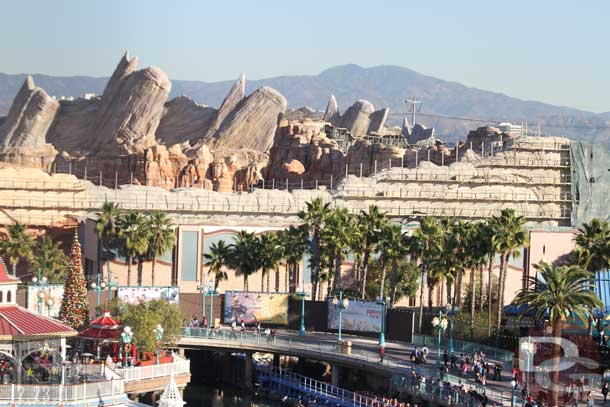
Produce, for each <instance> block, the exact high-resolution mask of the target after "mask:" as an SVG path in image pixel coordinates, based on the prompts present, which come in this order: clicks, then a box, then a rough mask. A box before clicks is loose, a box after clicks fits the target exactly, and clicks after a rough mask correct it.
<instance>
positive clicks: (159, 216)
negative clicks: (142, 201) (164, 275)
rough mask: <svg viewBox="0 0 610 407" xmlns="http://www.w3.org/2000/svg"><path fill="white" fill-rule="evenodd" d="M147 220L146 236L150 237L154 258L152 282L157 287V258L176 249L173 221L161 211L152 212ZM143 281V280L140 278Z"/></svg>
mask: <svg viewBox="0 0 610 407" xmlns="http://www.w3.org/2000/svg"><path fill="white" fill-rule="evenodd" d="M145 219H146V222H145V228H146V229H147V230H146V232H145V234H146V235H147V236H148V252H149V254H150V256H151V258H152V268H151V276H150V277H151V281H152V285H153V286H154V285H155V265H156V264H157V257H158V256H162V255H164V254H165V253H167V251H168V250H170V249H172V248H173V247H174V243H175V240H176V236H175V232H174V224H173V223H172V220H171V219H170V218H169V217H168V216H167V215H166V214H165V213H163V212H161V211H154V212H152V213H151V214H150V215H149V216H148V217H147V218H145ZM140 280H141V278H140Z"/></svg>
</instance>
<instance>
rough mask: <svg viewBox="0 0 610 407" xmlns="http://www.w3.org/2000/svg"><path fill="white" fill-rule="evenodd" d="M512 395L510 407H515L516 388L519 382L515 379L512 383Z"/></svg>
mask: <svg viewBox="0 0 610 407" xmlns="http://www.w3.org/2000/svg"><path fill="white" fill-rule="evenodd" d="M510 387H511V393H510V407H515V388H516V387H517V382H516V381H515V380H514V379H513V380H511V382H510Z"/></svg>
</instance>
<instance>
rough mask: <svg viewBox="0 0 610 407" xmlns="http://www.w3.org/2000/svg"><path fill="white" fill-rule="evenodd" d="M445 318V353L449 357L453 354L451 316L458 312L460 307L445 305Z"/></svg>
mask: <svg viewBox="0 0 610 407" xmlns="http://www.w3.org/2000/svg"><path fill="white" fill-rule="evenodd" d="M446 309H447V317H448V318H449V344H448V346H447V353H448V354H449V355H451V354H452V353H453V316H454V315H456V314H457V313H458V312H460V307H458V306H455V307H452V306H451V304H447V307H446Z"/></svg>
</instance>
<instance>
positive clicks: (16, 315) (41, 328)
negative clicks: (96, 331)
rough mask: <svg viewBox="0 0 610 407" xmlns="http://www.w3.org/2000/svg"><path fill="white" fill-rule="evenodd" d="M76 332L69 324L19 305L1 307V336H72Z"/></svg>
mask: <svg viewBox="0 0 610 407" xmlns="http://www.w3.org/2000/svg"><path fill="white" fill-rule="evenodd" d="M75 334H76V331H75V330H73V329H72V328H70V327H69V326H67V325H64V324H62V323H61V322H59V321H56V320H54V319H52V318H48V317H45V316H42V315H38V314H35V313H33V312H30V311H28V310H26V309H25V308H22V307H19V306H17V305H14V306H4V307H0V337H3V336H4V337H6V336H10V337H19V336H43V335H59V336H72V335H75Z"/></svg>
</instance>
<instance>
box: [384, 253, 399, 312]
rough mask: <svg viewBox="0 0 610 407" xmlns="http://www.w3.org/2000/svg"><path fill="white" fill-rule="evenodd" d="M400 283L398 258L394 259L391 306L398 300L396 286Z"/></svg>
mask: <svg viewBox="0 0 610 407" xmlns="http://www.w3.org/2000/svg"><path fill="white" fill-rule="evenodd" d="M397 285H398V259H396V258H394V259H392V297H391V299H390V308H392V307H393V306H394V303H395V302H396V286H397ZM381 300H382V301H383V297H382V298H381Z"/></svg>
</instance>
